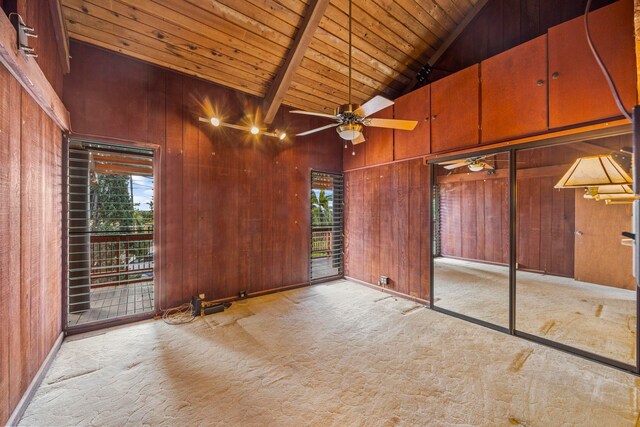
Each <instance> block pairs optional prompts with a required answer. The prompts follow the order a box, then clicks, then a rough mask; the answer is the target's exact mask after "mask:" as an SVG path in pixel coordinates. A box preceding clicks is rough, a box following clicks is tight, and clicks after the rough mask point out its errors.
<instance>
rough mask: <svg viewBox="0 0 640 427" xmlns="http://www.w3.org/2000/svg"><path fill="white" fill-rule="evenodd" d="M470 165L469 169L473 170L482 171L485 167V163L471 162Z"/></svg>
mask: <svg viewBox="0 0 640 427" xmlns="http://www.w3.org/2000/svg"><path fill="white" fill-rule="evenodd" d="M468 167H469V170H470V171H471V172H480V171H481V170H482V169H484V164H483V163H471V164H470V165H469V166H468Z"/></svg>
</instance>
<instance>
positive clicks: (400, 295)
mask: <svg viewBox="0 0 640 427" xmlns="http://www.w3.org/2000/svg"><path fill="white" fill-rule="evenodd" d="M344 278H345V280H349V281H351V282H353V283H355V284H358V285H362V286H366V287H367V288H371V289H375V290H377V291H380V292H381V293H383V294H389V295H391V296H393V297H398V298H402V299H406V300H409V301H413V302H415V303H418V304H422V305H424V306H426V307H427V308H428V307H429V300H426V299H422V298H418V297H412V296H411V295H407V294H403V293H402V292H398V291H394V290H393V289H388V288H386V289H385V288H382V287H380V286H378V285H374V284H372V283H369V282H365V281H363V280H358V279H355V278H353V277H349V276H344Z"/></svg>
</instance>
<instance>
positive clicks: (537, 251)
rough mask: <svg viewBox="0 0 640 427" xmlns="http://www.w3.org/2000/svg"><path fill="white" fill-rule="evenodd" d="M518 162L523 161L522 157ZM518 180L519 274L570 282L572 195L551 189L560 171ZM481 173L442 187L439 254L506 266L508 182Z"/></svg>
mask: <svg viewBox="0 0 640 427" xmlns="http://www.w3.org/2000/svg"><path fill="white" fill-rule="evenodd" d="M521 158H522V157H521ZM521 172H522V173H521V174H519V176H518V178H517V188H518V190H517V207H518V210H517V248H516V255H517V262H518V268H519V269H521V270H528V271H536V272H542V273H546V274H554V275H558V276H567V277H573V265H574V263H573V260H574V235H573V233H574V230H575V214H574V211H575V209H574V201H573V200H574V192H573V191H571V190H557V189H555V188H553V186H554V185H555V183H556V182H558V179H560V177H561V176H562V173H563V172H564V169H562V167H560V168H554V169H553V171H552V173H551V174H549V169H548V168H545V167H533V168H528V169H526V170H521ZM485 176H486V175H483V174H482V173H477V174H472V175H468V177H471V178H477V179H472V180H470V179H465V180H463V181H460V182H444V183H441V184H440V195H441V204H440V206H441V213H440V218H441V219H440V227H441V228H440V230H441V231H440V232H441V243H440V253H441V255H442V256H449V257H455V258H464V259H469V260H475V261H482V262H491V263H499V264H508V263H509V185H508V179H507V178H494V179H484V178H485Z"/></svg>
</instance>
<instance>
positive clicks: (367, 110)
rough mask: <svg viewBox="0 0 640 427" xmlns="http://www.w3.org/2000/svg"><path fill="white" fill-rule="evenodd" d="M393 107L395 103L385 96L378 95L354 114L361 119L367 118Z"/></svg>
mask: <svg viewBox="0 0 640 427" xmlns="http://www.w3.org/2000/svg"><path fill="white" fill-rule="evenodd" d="M392 105H393V101H391V100H390V99H387V98H385V97H384V96H380V95H378V96H374V97H373V98H371V99H370V100H368V101H367V102H365V103H364V104H362V105H361V106H360V108H358V109H356V111H354V112H355V113H356V114H357V115H359V116H361V117H367V116H370V115H371V114H373V113H377V112H378V111H380V110H384V109H385V108H387V107H390V106H392Z"/></svg>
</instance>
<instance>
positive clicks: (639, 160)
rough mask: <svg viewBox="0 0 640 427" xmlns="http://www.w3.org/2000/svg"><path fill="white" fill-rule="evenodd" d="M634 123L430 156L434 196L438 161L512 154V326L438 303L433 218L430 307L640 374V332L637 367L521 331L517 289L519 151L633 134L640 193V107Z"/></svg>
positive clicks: (638, 261)
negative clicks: (460, 311)
mask: <svg viewBox="0 0 640 427" xmlns="http://www.w3.org/2000/svg"><path fill="white" fill-rule="evenodd" d="M633 113H634V125H633V126H632V125H631V124H624V125H620V126H615V127H611V128H604V129H596V130H593V131H587V132H583V133H579V134H569V135H560V136H556V137H552V138H549V139H544V140H538V141H533V142H529V143H522V144H516V143H513V144H508V143H507V144H497V146H493V147H486V148H483V147H482V146H479V147H478V150H477V151H473V152H468V150H465V152H464V153H455V152H454V153H444V154H442V155H437V156H431V157H429V158H427V160H426V164H427V165H428V166H429V167H430V170H429V173H430V176H431V188H430V190H429V191H430V196H432V195H433V188H434V183H435V180H434V179H435V173H434V167H433V166H434V164H437V163H440V162H444V161H449V160H460V159H465V158H469V157H470V156H479V155H490V154H497V153H505V152H506V153H509V326H508V327H503V326H500V325H496V324H493V323H490V322H487V321H483V320H480V319H476V318H474V317H471V316H467V315H464V314H461V313H457V312H453V311H451V310H447V309H444V308H441V307H437V306H436V305H435V294H434V275H433V268H434V261H433V260H434V255H433V249H434V247H433V231H434V229H433V228H434V223H433V221H432V222H431V224H430V227H431V230H430V235H431V238H430V239H429V262H430V268H431V274H430V276H429V280H430V283H429V289H430V298H429V308H431V309H432V310H434V311H437V312H441V313H444V314H447V315H450V316H453V317H456V318H459V319H462V320H466V321H469V322H471V323H474V324H477V325H480V326H484V327H487V328H490V329H493V330H496V331H500V332H503V333H507V334H509V335H513V336H516V337H520V338H523V339H526V340H528V341H531V342H535V343H538V344H542V345H545V346H548V347H551V348H554V349H556V350H560V351H562V352H565V353H569V354H573V355H576V356H579V357H582V358H585V359H588V360H591V361H595V362H597V363H601V364H603V365H607V366H610V367H613V368H616V369H620V370H623V371H625V372H629V373H632V374H634V375H640V334H639V333H637V332H636V343H635V345H636V364H635V366H633V365H629V364H626V363H623V362H620V361H618V360H615V359H611V358H608V357H605V356H602V355H599V354H596V353H592V352H590V351H586V350H582V349H580V348H577V347H573V346H570V345H566V344H562V343H559V342H556V341H552V340H549V339H546V338H542V337H539V336H537V335H532V334H528V333H526V332H523V331H520V330H518V329H517V325H516V314H517V313H516V298H517V290H516V285H517V283H516V272H517V271H516V262H517V247H516V244H517V208H518V207H517V191H518V189H517V182H516V172H517V171H516V154H517V152H518V151H520V150H526V149H531V148H541V147H548V146H552V145H559V144H569V143H573V142H580V141H587V140H591V139H596V138H605V137H613V136H620V135H629V134H632V135H633V148H634V150H633V152H634V154H633V165H634V167H633V170H634V177H633V179H634V192H635V193H636V194H640V170H639V169H640V108H639V107H636V108H635V109H634V112H633ZM429 209H430V215H431V218H433V217H434V216H433V209H434V208H433V204H431V206H430V207H429ZM634 210H635V211H636V212H640V201H636V202H635V204H634ZM634 226H635V230H638V232H640V215H638V214H637V215H634ZM634 265H635V266H636V269H640V244H639V245H638V249H636V250H635V251H634ZM639 285H640V274H636V331H640V318H639V317H640V316H639V315H640V289H639V288H638V286H639Z"/></svg>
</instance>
